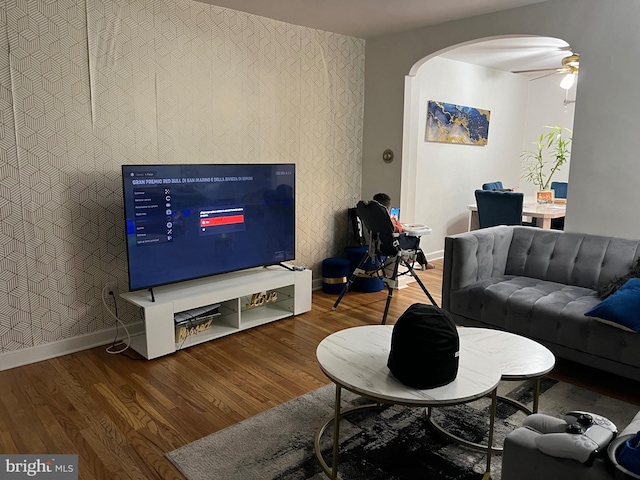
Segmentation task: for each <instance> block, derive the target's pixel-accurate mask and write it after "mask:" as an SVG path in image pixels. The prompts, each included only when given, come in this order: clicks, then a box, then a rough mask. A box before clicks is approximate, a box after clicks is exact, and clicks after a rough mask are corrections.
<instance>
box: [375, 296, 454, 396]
mask: <svg viewBox="0 0 640 480" xmlns="http://www.w3.org/2000/svg"><path fill="white" fill-rule="evenodd" d="M459 355H460V338H459V337H458V330H457V329H456V325H455V323H454V321H453V319H452V318H451V315H449V312H447V311H446V310H443V309H441V308H439V307H436V306H435V305H426V304H423V303H414V304H413V305H411V306H410V307H409V308H408V309H407V310H406V311H405V312H404V313H403V314H402V315H401V316H400V318H398V321H397V322H396V324H395V325H394V327H393V333H392V335H391V351H390V352H389V360H388V362H387V366H388V367H389V370H391V373H392V374H393V376H394V377H395V378H397V379H398V380H399V381H401V382H402V383H404V384H405V385H408V386H410V387H414V388H420V389H426V388H436V387H441V386H443V385H446V384H448V383H451V382H452V381H453V380H455V378H456V375H457V374H458V361H459Z"/></svg>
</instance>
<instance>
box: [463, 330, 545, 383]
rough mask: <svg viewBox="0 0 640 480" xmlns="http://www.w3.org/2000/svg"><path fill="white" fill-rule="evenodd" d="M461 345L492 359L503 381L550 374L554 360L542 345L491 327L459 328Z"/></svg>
mask: <svg viewBox="0 0 640 480" xmlns="http://www.w3.org/2000/svg"><path fill="white" fill-rule="evenodd" d="M458 336H459V337H460V344H461V345H468V346H470V347H471V346H472V347H473V348H476V349H478V350H480V351H483V352H485V353H487V354H488V355H491V356H493V357H494V358H495V359H496V361H497V362H498V363H499V364H500V368H501V369H502V379H503V380H525V379H527V378H533V377H539V376H542V375H544V374H545V373H548V372H550V371H551V370H552V369H553V367H554V365H555V363H556V358H555V356H554V355H553V353H551V351H550V350H549V349H548V348H547V347H545V346H544V345H541V344H539V343H538V342H535V341H533V340H531V339H529V338H526V337H523V336H521V335H516V334H514V333H509V332H503V331H501V330H493V329H490V328H475V327H462V328H458Z"/></svg>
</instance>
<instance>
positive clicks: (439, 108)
mask: <svg viewBox="0 0 640 480" xmlns="http://www.w3.org/2000/svg"><path fill="white" fill-rule="evenodd" d="M490 116H491V112H490V111H489V110H482V109H480V108H473V107H464V106H462V105H454V104H452V103H444V102H437V101H435V100H429V106H428V108H427V141H428V142H443V143H462V144H465V145H486V144H487V139H488V138H489V118H490Z"/></svg>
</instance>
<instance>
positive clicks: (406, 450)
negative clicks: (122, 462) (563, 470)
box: [167, 379, 638, 480]
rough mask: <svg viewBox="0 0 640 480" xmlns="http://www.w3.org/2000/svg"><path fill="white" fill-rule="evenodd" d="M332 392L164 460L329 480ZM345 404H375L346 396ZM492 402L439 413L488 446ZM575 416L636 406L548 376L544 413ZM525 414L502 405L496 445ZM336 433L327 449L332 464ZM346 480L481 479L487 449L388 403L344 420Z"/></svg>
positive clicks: (622, 420) (223, 474)
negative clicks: (317, 441) (317, 448)
mask: <svg viewBox="0 0 640 480" xmlns="http://www.w3.org/2000/svg"><path fill="white" fill-rule="evenodd" d="M499 394H501V395H508V396H510V397H511V398H514V399H516V400H518V401H520V402H522V403H524V404H528V405H530V404H531V401H532V395H533V388H532V385H531V383H529V382H524V383H515V382H503V383H502V384H501V386H500V390H499ZM334 396H335V387H334V386H333V385H327V386H325V387H322V388H320V389H318V390H315V391H313V392H311V393H308V394H306V395H303V396H301V397H298V398H295V399H293V400H291V401H289V402H287V403H284V404H282V405H280V406H278V407H275V408H272V409H270V410H268V411H266V412H264V413H261V414H259V415H256V416H255V417H252V418H249V419H247V420H245V421H243V422H240V423H238V424H236V425H233V426H231V427H229V428H227V429H224V430H221V431H219V432H216V433H213V434H211V435H208V436H206V437H204V438H202V439H200V440H197V441H195V442H193V443H190V444H188V445H185V446H184V447H181V448H179V449H177V450H174V451H173V452H170V453H168V454H167V457H168V458H169V459H170V460H171V461H172V462H173V463H174V465H175V466H176V467H177V468H178V469H179V470H180V472H182V473H183V474H184V476H185V477H186V478H187V479H188V480H217V479H220V480H223V479H224V480H230V479H234V480H254V479H255V480H258V479H259V480H268V479H273V480H276V479H277V480H320V479H324V478H326V476H325V475H324V473H323V472H322V469H321V467H320V464H319V463H318V460H317V459H316V457H315V453H314V450H313V442H314V436H315V434H316V431H317V430H318V427H319V426H320V425H321V424H323V423H324V422H325V421H326V420H327V419H328V418H331V417H332V415H333V403H334ZM342 400H343V402H342V404H343V408H344V407H346V406H353V405H360V404H364V403H369V402H368V401H365V400H364V399H362V398H360V397H358V396H356V395H353V394H351V393H350V392H347V391H345V390H343V392H342ZM489 408H490V401H489V399H488V398H484V399H480V400H477V401H475V402H472V403H470V404H466V405H459V406H455V407H441V408H438V409H434V410H433V418H434V419H435V420H436V421H437V422H438V423H439V424H440V425H442V426H444V427H445V428H447V429H448V430H449V431H451V432H452V433H454V434H456V435H458V436H460V437H463V438H466V439H469V440H471V441H475V442H481V443H486V436H487V431H488V417H489V415H488V412H489ZM570 410H587V411H592V412H597V413H599V414H600V415H604V416H606V417H608V418H609V419H611V420H612V421H613V422H614V423H616V424H617V425H618V426H619V427H620V428H622V427H624V426H626V424H627V423H628V422H629V421H630V420H631V419H632V418H633V416H634V415H635V413H636V412H637V410H638V407H637V406H633V405H630V404H628V403H625V402H622V401H619V400H615V399H612V398H609V397H605V396H602V395H598V394H596V393H593V392H590V391H587V390H584V389H582V388H578V387H575V386H572V385H569V384H567V383H564V382H556V381H554V380H550V379H543V381H542V395H541V397H540V412H541V413H547V414H549V415H554V416H561V415H562V414H563V413H564V412H566V411H570ZM524 418H525V414H524V413H522V412H521V411H519V410H516V409H515V408H514V407H512V406H510V405H509V404H507V403H504V402H499V404H498V412H497V418H496V426H495V434H494V435H495V441H496V443H495V444H496V445H502V442H503V440H504V437H505V436H506V435H507V434H508V433H509V432H511V431H512V430H513V429H514V428H516V427H517V426H518V425H520V424H521V423H522V421H523V420H524ZM332 433H333V430H332V427H329V428H328V429H327V432H326V433H325V435H324V436H323V439H322V442H321V446H322V450H323V452H324V453H323V455H324V459H325V461H326V462H327V464H329V465H330V464H331V438H330V437H331V434H332ZM338 463H339V475H340V476H341V478H342V479H343V480H404V479H407V480H416V479H438V480H440V479H442V480H467V479H475V480H477V479H480V478H482V474H483V473H484V470H485V466H486V457H485V455H484V454H483V453H482V452H479V451H476V450H473V449H470V448H467V447H463V446H458V445H456V444H454V443H453V442H452V441H451V440H449V439H447V438H445V437H444V436H443V435H442V434H441V433H439V432H437V431H436V430H435V429H433V428H432V427H431V426H430V425H429V424H428V423H427V420H426V415H425V409H423V408H411V407H401V406H387V407H383V408H382V409H379V410H378V409H376V410H366V411H360V412H353V413H351V414H349V415H348V416H347V417H346V418H345V419H343V420H342V422H341V423H340V455H339V462H338ZM500 467H501V456H500V455H496V456H494V457H493V461H492V464H491V472H492V479H494V480H500V471H501V468H500Z"/></svg>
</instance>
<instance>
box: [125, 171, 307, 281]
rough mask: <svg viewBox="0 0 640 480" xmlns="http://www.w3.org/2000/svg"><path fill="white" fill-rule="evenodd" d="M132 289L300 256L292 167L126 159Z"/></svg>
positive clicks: (126, 193)
mask: <svg viewBox="0 0 640 480" xmlns="http://www.w3.org/2000/svg"><path fill="white" fill-rule="evenodd" d="M122 185H123V192H124V213H125V221H126V232H127V261H128V267H129V289H130V290H139V289H143V288H151V287H155V286H159V285H166V284H169V283H174V282H180V281H184V280H190V279H194V278H200V277H205V276H209V275H216V274H220V273H226V272H232V271H235V270H242V269H246V268H252V267H257V266H263V265H275V264H278V263H280V262H285V261H288V260H293V259H294V258H295V201H294V200H295V165H293V164H224V165H195V164H193V165H123V166H122Z"/></svg>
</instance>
